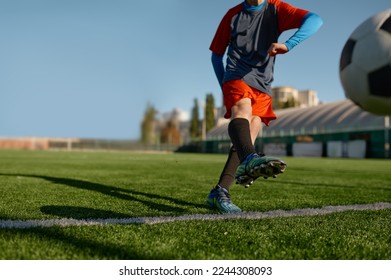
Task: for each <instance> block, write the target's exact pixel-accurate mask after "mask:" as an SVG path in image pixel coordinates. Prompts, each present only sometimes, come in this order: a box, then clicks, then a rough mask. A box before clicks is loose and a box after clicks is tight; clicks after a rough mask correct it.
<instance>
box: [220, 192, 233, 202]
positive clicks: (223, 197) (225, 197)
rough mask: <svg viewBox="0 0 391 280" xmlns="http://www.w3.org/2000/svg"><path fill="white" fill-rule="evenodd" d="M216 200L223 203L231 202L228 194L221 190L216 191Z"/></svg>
mask: <svg viewBox="0 0 391 280" xmlns="http://www.w3.org/2000/svg"><path fill="white" fill-rule="evenodd" d="M217 199H218V200H220V201H223V202H231V199H230V194H229V193H227V192H225V191H224V190H223V189H219V190H218V191H217Z"/></svg>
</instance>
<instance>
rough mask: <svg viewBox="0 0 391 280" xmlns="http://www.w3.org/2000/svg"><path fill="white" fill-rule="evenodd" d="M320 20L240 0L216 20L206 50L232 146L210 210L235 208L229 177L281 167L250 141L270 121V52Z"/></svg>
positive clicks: (273, 172) (260, 0)
mask: <svg viewBox="0 0 391 280" xmlns="http://www.w3.org/2000/svg"><path fill="white" fill-rule="evenodd" d="M322 24H323V22H322V19H321V18H320V17H319V16H318V15H317V14H315V13H312V12H309V11H307V10H303V9H299V8H296V7H294V6H292V5H290V4H288V3H285V2H282V1H279V0H245V1H244V2H242V3H240V4H239V5H237V6H235V7H233V8H231V9H230V10H229V11H228V12H227V13H226V14H225V16H224V17H223V19H222V20H221V22H220V25H219V26H218V28H217V31H216V34H215V36H214V38H213V41H212V43H211V45H210V50H211V51H212V65H213V68H214V71H215V74H216V77H217V80H218V82H219V83H220V85H221V87H222V91H223V96H224V104H225V107H226V114H225V116H224V117H225V118H227V119H229V118H231V121H230V123H229V125H228V134H229V136H230V139H231V142H232V148H231V150H230V152H229V155H228V159H227V162H226V164H225V166H224V168H223V171H222V173H221V175H220V179H219V182H218V184H217V185H216V187H215V188H213V189H212V190H211V191H210V193H209V195H208V198H207V204H208V205H209V206H210V207H212V208H213V209H216V210H218V211H219V212H221V213H235V212H240V211H241V209H240V208H239V207H237V206H236V205H235V204H233V203H232V201H231V199H230V194H229V188H230V186H231V184H232V183H233V181H234V180H236V183H238V184H241V185H244V186H245V187H249V186H250V185H251V184H252V183H253V181H254V180H255V179H257V178H258V177H264V178H267V177H276V176H277V175H278V174H280V173H283V172H284V171H285V168H286V164H285V162H283V161H282V160H280V159H278V158H274V157H269V156H264V155H259V154H257V153H256V151H255V147H254V142H255V139H256V137H257V135H258V133H259V131H260V128H261V126H262V122H263V123H264V124H265V125H266V126H268V125H269V123H270V121H272V120H275V119H276V115H275V114H274V112H273V110H272V99H271V96H270V94H271V84H272V81H273V68H274V63H275V59H276V55H279V54H285V53H287V52H289V51H290V50H292V49H293V48H294V47H295V46H296V45H298V44H299V43H301V42H302V41H303V40H305V39H307V38H308V37H310V36H311V35H313V34H314V33H316V32H317V30H318V29H319V28H320V26H321V25H322ZM290 29H297V31H296V32H295V33H294V34H293V35H292V36H291V37H290V38H289V39H288V40H287V41H286V42H284V43H279V42H278V38H279V36H280V35H281V34H282V33H283V32H284V31H286V30H290ZM226 52H227V54H226V55H227V61H226V66H225V67H224V62H223V56H224V54H225V53H226Z"/></svg>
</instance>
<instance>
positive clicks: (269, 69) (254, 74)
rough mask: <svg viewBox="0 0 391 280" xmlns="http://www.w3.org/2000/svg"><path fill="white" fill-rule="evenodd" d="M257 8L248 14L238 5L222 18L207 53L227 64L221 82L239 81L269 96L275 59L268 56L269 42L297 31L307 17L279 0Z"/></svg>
mask: <svg viewBox="0 0 391 280" xmlns="http://www.w3.org/2000/svg"><path fill="white" fill-rule="evenodd" d="M264 3H265V4H264V5H263V6H262V8H261V9H259V10H257V11H250V10H247V9H245V3H241V4H239V5H237V6H235V7H233V8H232V9H230V10H229V11H228V12H227V13H226V15H225V16H224V17H223V19H222V21H221V22H220V25H219V27H218V29H217V32H216V34H215V37H214V38H213V41H212V44H211V45H210V50H211V51H212V52H213V53H215V54H217V55H224V54H225V52H226V50H227V48H228V51H227V63H226V69H225V74H224V82H226V81H230V80H243V81H244V82H245V83H246V84H248V85H249V86H251V87H254V88H256V89H258V90H260V91H262V92H265V93H268V94H270V92H271V83H272V81H273V68H274V62H275V57H271V56H269V55H268V49H269V47H270V45H271V44H272V43H276V42H278V37H279V36H280V35H281V33H282V32H284V31H286V30H289V29H295V28H299V27H300V26H301V25H302V22H303V19H304V18H305V16H306V15H307V14H308V11H307V10H303V9H298V8H295V7H293V6H291V5H289V4H287V3H285V2H281V1H279V0H267V1H265V2H264Z"/></svg>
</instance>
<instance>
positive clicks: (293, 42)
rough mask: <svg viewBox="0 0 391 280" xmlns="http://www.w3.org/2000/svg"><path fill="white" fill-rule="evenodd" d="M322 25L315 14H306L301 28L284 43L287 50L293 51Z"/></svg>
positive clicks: (321, 21)
mask: <svg viewBox="0 0 391 280" xmlns="http://www.w3.org/2000/svg"><path fill="white" fill-rule="evenodd" d="M322 24H323V20H322V18H321V17H320V16H318V15H317V14H315V13H312V12H308V13H307V14H306V15H305V17H304V19H303V23H302V25H301V27H300V28H299V29H298V30H297V31H296V33H295V34H293V35H292V37H290V38H289V39H288V40H287V41H286V42H285V45H286V46H287V47H288V50H291V49H293V48H294V47H295V46H297V45H298V44H300V43H301V42H303V41H304V40H305V39H307V38H309V37H310V36H312V35H313V34H315V33H316V32H317V31H318V30H319V28H320V27H321V26H322Z"/></svg>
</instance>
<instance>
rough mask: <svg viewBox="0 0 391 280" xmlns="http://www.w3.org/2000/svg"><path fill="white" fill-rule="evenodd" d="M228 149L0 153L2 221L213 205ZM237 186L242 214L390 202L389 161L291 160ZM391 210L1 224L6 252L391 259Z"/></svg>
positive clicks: (179, 211) (1, 254)
mask: <svg viewBox="0 0 391 280" xmlns="http://www.w3.org/2000/svg"><path fill="white" fill-rule="evenodd" d="M225 159H226V156H225V155H210V154H208V155H206V154H144V153H130V152H122V153H119V152H42V151H4V150H3V151H0V196H1V203H0V220H28V219H44V220H46V219H59V218H73V219H101V218H135V217H159V216H181V215H186V214H211V213H214V212H213V211H211V210H210V209H208V208H207V207H206V206H205V198H206V195H207V194H208V192H209V190H210V189H211V187H213V185H214V184H215V183H216V179H217V178H218V176H219V172H220V169H221V168H222V166H223V165H224V161H225ZM285 160H286V161H287V164H288V168H287V172H286V173H285V174H283V175H281V176H280V177H278V178H277V179H268V180H263V179H262V180H261V179H260V180H257V181H256V182H255V183H254V185H253V186H252V187H251V188H249V189H244V188H242V187H239V186H234V187H233V188H232V190H231V193H232V199H233V201H234V202H235V204H237V205H238V206H239V207H241V208H242V209H243V210H245V211H259V212H261V211H271V210H278V209H284V210H289V209H301V208H320V207H323V206H328V205H352V204H370V203H376V202H391V172H390V167H391V162H390V161H389V160H368V159H366V160H356V159H327V158H285ZM390 218H391V210H390V209H388V210H387V209H386V210H379V211H348V212H343V213H334V214H329V215H323V216H311V217H310V216H302V217H289V218H270V219H262V220H241V219H235V220H219V221H182V222H173V223H166V224H156V225H147V224H135V225H107V226H69V227H59V226H54V227H49V228H31V229H0V259H391V234H390V232H391V219H390Z"/></svg>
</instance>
